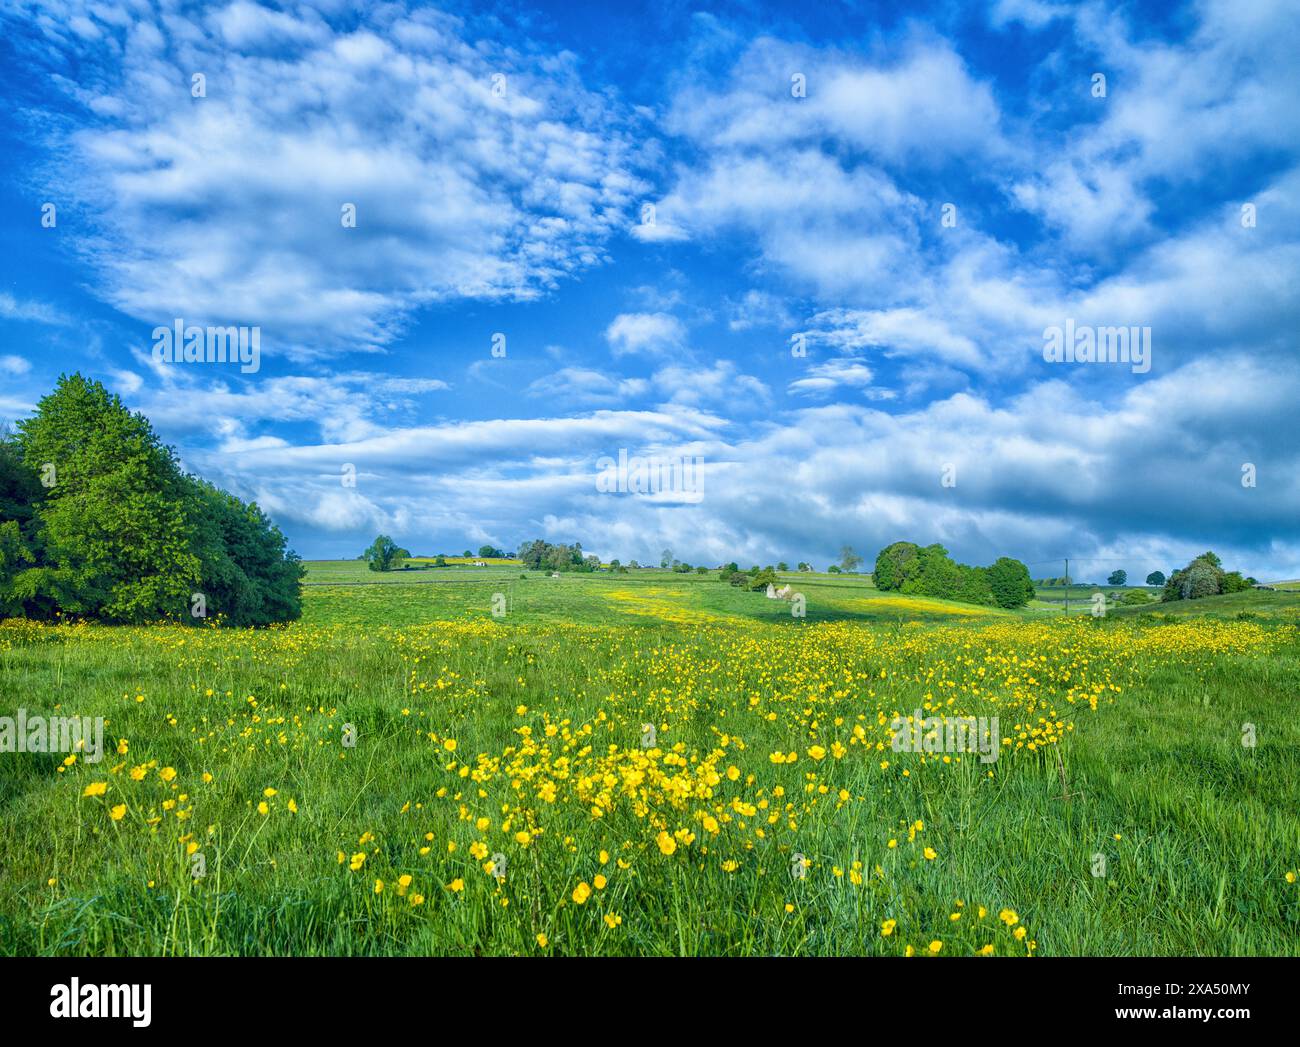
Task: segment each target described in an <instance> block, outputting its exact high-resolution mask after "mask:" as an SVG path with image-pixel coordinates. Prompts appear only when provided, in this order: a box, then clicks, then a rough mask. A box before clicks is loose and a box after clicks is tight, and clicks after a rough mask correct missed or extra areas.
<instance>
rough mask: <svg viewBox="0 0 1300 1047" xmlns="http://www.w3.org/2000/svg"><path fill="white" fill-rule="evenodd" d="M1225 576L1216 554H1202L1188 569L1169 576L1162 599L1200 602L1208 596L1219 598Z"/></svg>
mask: <svg viewBox="0 0 1300 1047" xmlns="http://www.w3.org/2000/svg"><path fill="white" fill-rule="evenodd" d="M1224 575H1225V572H1224V570H1223V564H1222V561H1220V560H1219V558H1218V557H1217V556H1215V555H1214V553H1210V552H1207V553H1202V554H1201V555H1200V556H1198V557H1196V559H1194V560H1192V562H1191V563H1189V564H1188V565H1187V566H1186V567H1183V568H1181V569H1179V570H1177V571H1175V572H1174V573H1173V574H1171V575H1170V576H1169V580H1168V581H1167V582H1165V586H1164V590H1163V591H1162V592H1161V594H1160V599H1161V600H1164V601H1171V600H1199V599H1202V598H1203V597H1206V596H1217V595H1218V594H1219V593H1221V592H1223V579H1224Z"/></svg>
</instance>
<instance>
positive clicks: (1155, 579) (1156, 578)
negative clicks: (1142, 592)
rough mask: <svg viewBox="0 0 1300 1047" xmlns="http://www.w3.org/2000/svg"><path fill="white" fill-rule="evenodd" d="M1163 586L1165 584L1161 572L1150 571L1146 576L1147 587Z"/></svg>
mask: <svg viewBox="0 0 1300 1047" xmlns="http://www.w3.org/2000/svg"><path fill="white" fill-rule="evenodd" d="M1164 584H1165V576H1164V572H1163V571H1152V572H1151V573H1150V574H1149V575H1147V585H1154V586H1157V587H1159V586H1162V585H1164Z"/></svg>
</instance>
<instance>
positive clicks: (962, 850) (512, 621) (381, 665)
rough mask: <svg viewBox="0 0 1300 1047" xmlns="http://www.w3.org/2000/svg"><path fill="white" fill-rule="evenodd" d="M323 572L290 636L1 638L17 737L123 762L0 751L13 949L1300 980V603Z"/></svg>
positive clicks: (84, 629) (4, 935) (33, 629)
mask: <svg viewBox="0 0 1300 1047" xmlns="http://www.w3.org/2000/svg"><path fill="white" fill-rule="evenodd" d="M308 567H309V571H308V575H307V578H306V580H305V585H304V616H303V620H302V621H301V622H297V623H294V624H292V625H289V626H284V627H273V628H270V629H259V630H251V629H250V630H241V629H217V628H189V627H183V626H156V627H106V626H98V625H64V626H38V625H32V624H29V623H25V622H14V621H10V622H6V623H2V624H0V695H2V697H3V702H2V705H3V708H0V712H3V713H5V714H11V713H12V712H13V711H14V710H16V709H17V708H19V707H21V708H23V709H25V710H26V714H27V715H28V716H29V717H30V716H34V715H46V716H52V715H62V716H72V715H77V716H90V717H96V716H98V717H103V718H104V719H105V720H106V724H105V731H104V737H105V748H106V750H107V752H106V753H105V755H104V756H103V759H102V760H100V761H99V762H98V763H92V762H90V761H89V760H88V759H86V758H85V756H86V754H84V753H83V754H82V755H81V757H79V758H78V759H76V760H69V759H68V758H67V756H66V755H65V754H63V753H43V752H7V753H3V754H0V821H2V822H3V825H4V830H5V831H4V833H3V834H0V953H4V954H11V955H32V954H42V955H43V954H68V955H102V954H114V955H121V954H165V955H197V954H222V955H225V954H276V955H283V954H294V955H299V954H302V955H306V954H312V955H317V954H325V955H337V954H457V955H461V954H510V955H530V956H544V955H555V954H563V955H621V954H662V955H681V954H685V955H696V954H745V955H755V954H757V955H768V954H780V955H805V954H818V955H820V954H865V955H877V954H880V955H891V956H895V955H896V956H906V955H909V954H910V955H914V956H930V955H936V954H937V955H939V956H948V955H958V956H975V955H978V954H980V953H991V954H993V955H997V956H1005V957H1017V956H1018V957H1025V956H1028V955H1053V954H1102V955H1148V954H1157V955H1164V954H1208V955H1228V954H1233V955H1235V954H1291V955H1295V954H1296V953H1297V952H1300V883H1297V882H1293V881H1292V880H1289V879H1288V874H1291V875H1292V877H1294V874H1295V872H1296V871H1297V870H1300V819H1298V818H1297V812H1298V811H1300V722H1298V718H1297V715H1296V714H1297V711H1300V706H1298V705H1297V701H1298V699H1297V695H1298V694H1300V689H1298V687H1297V685H1298V684H1300V627H1298V626H1300V592H1295V591H1291V592H1286V591H1280V592H1273V593H1269V592H1249V593H1240V594H1234V595H1230V596H1220V597H1211V598H1207V599H1204V600H1198V601H1187V602H1180V603H1178V604H1174V605H1160V604H1152V605H1149V606H1147V607H1143V608H1123V609H1117V610H1115V611H1113V612H1110V613H1108V614H1107V616H1106V617H1105V618H1103V619H1093V618H1091V616H1090V615H1089V614H1088V613H1087V606H1086V601H1085V600H1081V601H1080V609H1079V612H1078V613H1072V614H1071V615H1070V616H1069V617H1068V619H1067V617H1066V616H1065V615H1064V613H1063V612H1062V611H1061V610H1060V609H1057V608H1056V607H1054V606H1046V607H1043V606H1037V605H1031V607H1029V608H1027V609H1024V610H1021V611H1016V612H1006V611H999V610H995V609H986V608H980V607H971V606H965V605H961V604H955V603H952V602H949V601H943V600H932V599H926V598H917V597H904V596H900V595H899V594H897V593H882V592H878V591H877V590H875V589H874V588H873V587H872V585H871V582H870V578H869V577H867V576H857V575H845V576H835V575H825V574H813V575H807V574H805V575H797V574H790V575H786V576H783V581H789V582H791V584H792V585H793V586H794V588H795V589H796V590H797V591H798V592H800V593H802V594H803V596H804V598H805V601H806V604H805V606H804V607H803V611H804V612H805V613H804V614H803V615H802V616H800V615H798V614H795V613H792V611H793V610H794V606H793V605H792V604H791V603H790V602H787V601H782V600H769V599H767V598H765V596H764V595H763V594H762V593H748V592H741V591H740V590H739V589H737V588H733V587H731V586H729V585H726V584H724V583H722V582H720V581H719V580H718V578H717V572H709V574H707V575H695V574H691V575H682V574H677V573H674V572H670V571H661V570H638V571H631V572H629V573H627V574H621V573H619V574H610V573H607V572H601V573H597V574H566V575H562V576H561V577H559V578H551V577H549V576H547V575H545V574H542V573H539V572H527V571H524V570H522V569H521V568H520V567H519V566H518V565H512V564H493V565H492V566H489V567H482V568H474V567H471V566H463V565H453V566H450V567H445V568H431V567H426V566H424V565H423V564H418V565H413V566H412V568H411V569H409V570H403V571H395V572H390V573H384V574H380V573H377V572H371V571H368V570H366V567H365V565H364V564H363V563H361V562H359V561H335V562H318V563H311V564H309V565H308ZM521 575H523V576H524V577H521ZM1071 611H1072V612H1074V611H1075V607H1074V605H1073V598H1072V601H1071ZM494 612H496V613H494ZM917 709H921V710H922V711H923V712H924V713H926V714H934V715H938V714H943V715H945V716H970V717H976V718H979V717H983V718H985V719H986V720H988V719H990V718H992V717H994V716H996V717H998V718H999V725H1000V727H999V730H998V732H997V733H998V735H999V740H1000V743H1001V744H999V745H997V746H996V747H995V751H996V752H997V758H996V759H995V760H988V761H985V760H984V759H982V758H981V757H980V755H979V754H978V753H971V752H965V753H961V752H958V753H952V752H939V751H934V752H926V751H920V752H907V751H903V752H898V751H895V750H894V749H893V747H892V746H891V745H890V733H889V723H890V721H891V719H892V718H893V716H895V715H896V714H899V713H901V714H903V715H904V716H906V715H907V714H909V713H912V712H913V711H914V710H917ZM981 914H982V915H981Z"/></svg>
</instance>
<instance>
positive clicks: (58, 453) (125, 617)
mask: <svg viewBox="0 0 1300 1047" xmlns="http://www.w3.org/2000/svg"><path fill="white" fill-rule="evenodd" d="M302 574H303V569H302V565H301V563H300V561H299V558H298V557H297V555H296V554H294V553H293V552H291V551H289V549H288V548H287V543H286V541H285V537H284V535H283V534H281V532H280V530H279V529H278V528H277V527H276V526H275V525H274V524H273V523H271V521H270V520H269V519H267V517H266V516H265V515H264V514H263V513H262V511H261V510H260V509H259V508H258V507H257V506H256V505H255V504H249V503H245V502H242V501H240V500H239V499H238V498H236V497H234V496H233V495H230V494H227V493H226V492H224V491H222V490H220V489H218V488H217V487H214V486H213V485H212V484H210V483H207V482H205V481H203V480H200V479H199V478H197V477H195V476H191V475H189V474H188V473H186V472H184V471H183V470H182V469H181V467H180V465H179V463H178V461H177V458H176V454H175V452H174V451H173V450H172V449H171V448H170V447H167V446H166V445H164V444H163V443H162V441H161V440H160V439H159V437H158V435H157V433H155V432H154V430H153V427H152V426H151V425H150V424H149V421H148V419H146V418H145V417H144V415H142V414H139V413H138V412H131V411H129V410H127V408H126V407H125V406H123V404H122V401H121V399H120V398H119V397H117V396H114V395H110V394H109V392H108V391H107V390H106V389H105V388H104V386H103V385H101V384H100V383H99V382H95V381H91V380H89V379H86V378H84V377H83V376H81V375H80V374H74V375H71V376H67V375H65V376H63V377H61V378H60V379H59V381H58V384H57V385H56V387H55V389H54V391H53V392H51V393H50V394H49V395H47V396H45V397H44V398H42V400H41V401H40V403H39V405H38V406H37V410H36V413H35V415H33V416H32V417H31V418H28V419H25V420H24V421H22V422H19V423H18V431H17V433H16V434H13V435H9V436H6V437H4V438H2V439H0V614H6V615H21V616H26V617H31V618H44V619H48V618H52V617H54V616H56V615H60V614H62V615H69V616H75V617H81V618H88V619H94V620H98V621H103V622H112V623H145V622H156V621H188V622H195V621H200V622H201V621H203V620H207V619H211V620H213V621H216V622H222V623H225V624H230V625H269V624H271V623H273V622H282V621H288V620H291V619H294V618H297V617H299V616H300V615H301V613H302V606H301V596H300V588H299V583H300V581H301V578H302Z"/></svg>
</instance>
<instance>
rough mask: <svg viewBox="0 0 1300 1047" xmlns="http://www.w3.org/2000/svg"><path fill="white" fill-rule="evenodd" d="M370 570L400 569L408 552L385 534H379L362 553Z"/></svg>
mask: <svg viewBox="0 0 1300 1047" xmlns="http://www.w3.org/2000/svg"><path fill="white" fill-rule="evenodd" d="M362 555H363V556H365V558H366V561H367V563H368V565H369V567H370V570H372V571H400V570H401V569H402V567H403V566H404V565H405V563H406V560H407V558H408V557H410V555H411V554H410V553H409V552H407V551H406V550H405V549H403V548H402V547H401V546H399V545H398V544H397V543H396V542H394V541H393V540H392V539H391V538H389V537H388V535H386V534H381V535H380V536H379V537H378V538H376V539H375V540H374V541H373V542H371V543H370V548H369V549H367V550H366V551H365V553H363V554H362Z"/></svg>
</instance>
